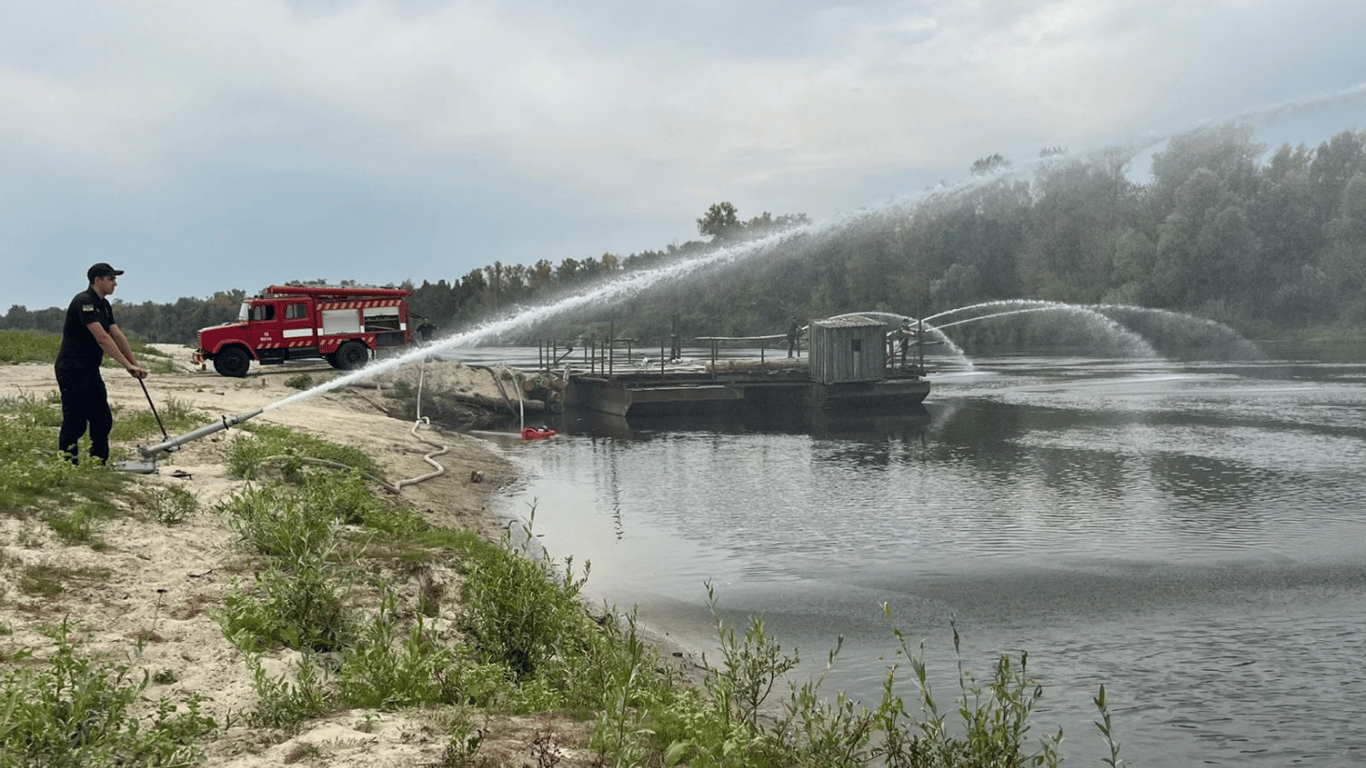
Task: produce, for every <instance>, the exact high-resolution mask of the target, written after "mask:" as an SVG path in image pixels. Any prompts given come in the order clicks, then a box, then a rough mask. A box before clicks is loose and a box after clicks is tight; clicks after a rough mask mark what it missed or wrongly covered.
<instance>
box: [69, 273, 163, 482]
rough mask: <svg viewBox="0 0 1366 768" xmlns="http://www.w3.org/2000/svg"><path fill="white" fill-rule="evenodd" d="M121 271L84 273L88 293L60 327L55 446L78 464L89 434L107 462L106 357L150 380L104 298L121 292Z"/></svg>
mask: <svg viewBox="0 0 1366 768" xmlns="http://www.w3.org/2000/svg"><path fill="white" fill-rule="evenodd" d="M121 274H123V270H121V269H114V268H113V267H111V266H109V265H108V264H105V263H103V262H101V263H99V264H96V265H94V266H93V267H91V268H90V269H88V270H86V273H85V276H86V278H87V279H88V280H89V281H90V287H89V288H87V289H85V290H84V291H81V292H80V293H78V294H76V296H75V298H73V299H72V300H71V305H70V306H68V307H67V309H66V323H65V324H64V325H63V326H62V348H61V351H60V352H58V353H57V363H56V366H55V367H56V370H57V388H58V389H59V390H61V393H62V430H61V432H60V434H59V435H58V440H57V445H58V447H59V448H60V449H61V450H62V452H63V453H65V454H66V456H67V459H68V460H70V461H71V463H72V464H75V463H77V462H78V461H79V458H78V456H77V446H76V444H77V442H78V441H79V440H80V439H81V435H83V434H85V431H86V428H87V427H88V428H89V429H90V455H91V456H92V457H93V458H96V459H99V460H100V461H105V462H107V461H109V431H110V430H111V429H113V427H114V412H113V411H112V410H110V408H109V394H108V393H107V392H106V391H105V388H104V379H103V378H101V377H100V363H101V362H103V361H104V355H105V353H108V354H109V356H110V357H112V358H114V359H115V360H116V361H118V363H119V365H122V366H123V368H124V370H126V371H128V373H129V375H131V376H132V377H133V378H135V379H145V378H147V369H145V368H143V367H142V366H140V365H138V361H137V358H136V357H134V356H133V348H132V346H130V345H129V344H128V339H127V337H125V336H124V335H123V331H121V330H119V327H118V325H117V324H116V323H115V322H114V308H113V307H112V306H111V305H110V304H109V300H108V299H106V298H105V297H106V296H108V295H110V294H111V293H113V292H114V288H115V287H117V286H118V281H119V275H121Z"/></svg>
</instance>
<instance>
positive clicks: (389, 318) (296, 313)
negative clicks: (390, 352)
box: [194, 285, 413, 377]
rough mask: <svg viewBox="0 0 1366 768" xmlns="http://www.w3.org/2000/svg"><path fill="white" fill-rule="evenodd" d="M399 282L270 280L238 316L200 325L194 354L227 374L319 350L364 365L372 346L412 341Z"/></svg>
mask: <svg viewBox="0 0 1366 768" xmlns="http://www.w3.org/2000/svg"><path fill="white" fill-rule="evenodd" d="M412 295H413V292H412V291H409V290H404V289H400V288H334V287H330V286H315V285H309V286H303V285H272V286H270V287H269V288H267V289H266V290H265V293H262V294H261V295H259V296H253V297H251V298H249V299H247V300H246V301H244V302H242V310H241V312H240V314H238V316H237V320H236V321H235V322H229V323H224V324H222V325H216V326H213V327H210V328H202V329H200V331H199V348H198V349H197V350H195V354H194V360H195V362H196V363H200V364H203V363H204V362H205V361H207V360H212V361H213V368H214V370H215V371H218V373H220V374H222V375H223V376H236V377H242V376H246V375H247V369H248V368H250V367H251V361H252V360H257V361H259V362H260V363H261V364H262V365H272V364H280V363H283V362H285V361H286V360H298V359H302V358H318V357H321V358H323V359H324V360H326V361H327V362H328V363H330V364H331V365H332V367H334V368H341V369H353V368H360V367H361V366H363V365H365V364H366V363H367V362H369V360H370V355H371V353H372V352H374V351H376V350H380V349H393V348H398V347H404V346H407V345H408V344H411V343H412V342H413V332H412V329H411V328H410V327H409V322H408V303H407V302H406V301H405V299H407V298H408V297H409V296H412Z"/></svg>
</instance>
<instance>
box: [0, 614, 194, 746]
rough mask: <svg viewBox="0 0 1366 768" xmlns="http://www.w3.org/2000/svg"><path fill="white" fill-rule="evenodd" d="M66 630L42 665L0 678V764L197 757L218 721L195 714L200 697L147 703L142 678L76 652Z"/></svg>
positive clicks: (63, 628) (12, 671) (59, 633)
mask: <svg viewBox="0 0 1366 768" xmlns="http://www.w3.org/2000/svg"><path fill="white" fill-rule="evenodd" d="M68 634H69V628H68V627H67V625H66V624H65V623H63V624H62V625H61V627H60V628H59V629H58V630H57V632H56V633H55V634H54V637H53V640H54V641H55V645H56V650H55V652H54V653H53V654H52V655H51V656H50V657H49V658H48V660H47V663H46V664H45V665H43V666H41V667H34V666H25V667H19V668H17V669H10V670H7V671H5V672H4V673H3V676H0V766H4V767H5V768H9V767H10V766H30V765H50V766H59V765H60V766H83V767H88V768H106V767H109V768H112V766H121V765H145V766H153V767H165V768H172V766H188V765H195V764H198V763H199V762H200V758H201V756H202V752H201V748H200V747H199V742H200V741H201V739H204V738H206V737H210V736H212V734H213V732H214V729H215V728H216V727H217V724H216V723H215V722H214V721H213V719H212V718H208V717H205V716H204V715H202V714H201V712H200V705H201V704H202V702H203V697H202V696H200V695H198V694H191V696H190V699H189V701H188V702H187V703H186V705H185V708H184V710H181V709H180V708H179V707H177V705H176V704H175V703H174V702H172V701H171V700H169V699H167V698H164V697H163V698H161V699H159V700H157V701H155V702H152V701H150V700H149V699H147V698H146V697H145V696H144V695H143V693H144V691H145V690H146V688H147V682H148V681H147V679H146V678H145V677H144V678H142V679H140V680H139V679H135V678H133V676H132V675H131V674H130V671H129V668H128V667H127V666H120V665H114V664H105V663H97V662H95V661H92V660H90V659H86V658H81V657H79V656H77V655H76V653H75V650H74V649H73V645H72V643H71V642H70V640H69V637H68ZM147 705H150V712H148V713H144V709H146V708H147Z"/></svg>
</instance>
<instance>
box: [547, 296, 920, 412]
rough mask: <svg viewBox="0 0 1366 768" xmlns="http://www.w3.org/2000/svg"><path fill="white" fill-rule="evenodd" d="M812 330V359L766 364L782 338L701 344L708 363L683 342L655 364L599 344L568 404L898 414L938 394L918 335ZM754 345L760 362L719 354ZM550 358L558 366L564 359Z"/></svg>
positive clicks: (873, 326)
mask: <svg viewBox="0 0 1366 768" xmlns="http://www.w3.org/2000/svg"><path fill="white" fill-rule="evenodd" d="M806 331H807V338H808V355H807V357H806V358H802V357H801V356H800V349H799V348H797V349H794V350H791V351H790V352H789V354H792V355H793V356H791V357H786V358H784V357H773V358H767V357H766V356H765V355H764V352H763V347H762V345H763V344H764V343H766V342H771V341H773V340H775V339H782V338H784V337H782V336H751V337H720V336H708V337H700V338H698V339H697V341H698V342H701V343H705V344H709V345H710V347H711V356H710V359H703V360H683V359H681V356H680V355H679V346H678V344H677V343H676V341H675V344H674V346H673V348H672V350H671V351H670V352H669V353H666V352H664V350H663V349H661V353H660V356H659V358H658V359H657V361H656V362H653V363H651V362H648V361H643V360H637V359H636V358H635V357H634V355H633V354H632V351H633V350H632V347H631V342H630V341H628V340H612V341H610V342H608V343H604V344H602V345H601V346H598V345H594V346H593V347H592V348H591V349H588V350H584V353H583V357H584V359H583V361H582V362H581V363H580V364H579V365H578V367H575V366H567V367H566V370H567V375H566V376H565V379H566V382H567V391H566V393H565V395H566V397H565V405H566V406H567V407H570V408H574V407H577V408H582V409H587V410H591V411H597V412H600V413H607V414H611V415H615V416H622V417H629V416H660V415H675V414H696V413H716V412H724V411H728V410H744V411H759V412H776V411H791V410H799V409H821V410H861V409H882V410H888V411H895V410H897V409H899V408H903V407H905V406H913V405H919V404H920V403H921V402H923V401H924V399H925V398H926V397H927V396H928V395H929V392H930V382H929V380H928V379H927V378H926V376H925V367H924V354H923V347H922V346H921V344H920V343H919V341H920V334H919V330H918V329H912V328H910V327H909V326H907V325H902V326H901V327H899V328H891V329H889V328H888V326H887V324H886V323H883V322H880V321H875V320H871V319H869V318H866V317H863V316H860V315H854V316H842V317H839V318H831V319H827V320H816V321H812V322H811V323H810V324H809V325H808V326H807V328H806ZM755 342H758V343H759V345H760V355H759V358H758V359H736V358H728V359H723V358H721V357H720V356H719V354H718V350H719V349H720V347H721V345H722V344H734V343H750V344H753V343H755ZM792 343H793V345H794V346H798V345H797V344H796V343H795V341H794V342H792ZM623 346H625V357H624V360H623V359H622V357H621V354H620V353H621V350H622V347H623ZM912 350H914V352H915V353H914V355H912ZM571 351H572V348H571ZM794 353H795V354H794ZM550 355H551V357H552V358H555V357H557V352H550Z"/></svg>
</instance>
